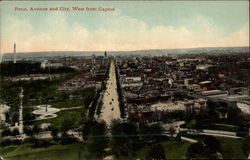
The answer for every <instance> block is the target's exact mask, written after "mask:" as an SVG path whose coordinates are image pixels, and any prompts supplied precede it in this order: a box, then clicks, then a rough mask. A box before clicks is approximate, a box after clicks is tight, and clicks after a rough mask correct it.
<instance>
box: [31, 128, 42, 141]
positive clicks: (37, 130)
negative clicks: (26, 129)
mask: <svg viewBox="0 0 250 160" xmlns="http://www.w3.org/2000/svg"><path fill="white" fill-rule="evenodd" d="M32 130H33V134H34V135H35V136H36V137H35V138H36V139H37V140H39V133H40V132H41V128H40V126H39V125H38V124H35V125H34V126H33V129H32Z"/></svg>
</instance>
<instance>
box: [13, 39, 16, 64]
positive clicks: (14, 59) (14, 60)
mask: <svg viewBox="0 0 250 160" xmlns="http://www.w3.org/2000/svg"><path fill="white" fill-rule="evenodd" d="M13 63H16V43H14V58H13Z"/></svg>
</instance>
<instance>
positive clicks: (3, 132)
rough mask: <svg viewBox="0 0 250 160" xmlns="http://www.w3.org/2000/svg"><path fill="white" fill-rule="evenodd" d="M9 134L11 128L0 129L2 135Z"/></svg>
mask: <svg viewBox="0 0 250 160" xmlns="http://www.w3.org/2000/svg"><path fill="white" fill-rule="evenodd" d="M10 135H11V130H10V129H9V128H8V129H5V130H3V131H2V136H3V137H5V136H10Z"/></svg>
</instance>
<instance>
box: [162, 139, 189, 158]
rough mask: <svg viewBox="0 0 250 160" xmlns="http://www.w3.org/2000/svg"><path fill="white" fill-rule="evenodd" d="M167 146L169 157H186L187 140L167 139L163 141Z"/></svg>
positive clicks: (166, 150)
mask: <svg viewBox="0 0 250 160" xmlns="http://www.w3.org/2000/svg"><path fill="white" fill-rule="evenodd" d="M161 144H162V145H163V146H164V147H165V152H166V156H167V159H186V154H187V150H188V147H189V146H190V145H191V144H190V143H187V142H177V141H166V142H162V143H161Z"/></svg>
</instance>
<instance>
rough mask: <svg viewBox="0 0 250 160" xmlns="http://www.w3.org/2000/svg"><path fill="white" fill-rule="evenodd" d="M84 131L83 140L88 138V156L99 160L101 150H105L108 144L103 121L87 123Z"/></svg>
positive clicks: (105, 126)
mask: <svg viewBox="0 0 250 160" xmlns="http://www.w3.org/2000/svg"><path fill="white" fill-rule="evenodd" d="M87 127H88V128H87ZM84 131H86V132H85V133H84V134H85V136H84V138H86V137H88V141H87V145H86V147H87V151H88V156H89V157H91V158H93V157H96V158H97V159H101V157H102V155H103V150H104V149H105V148H106V146H107V142H108V140H107V138H106V133H107V125H106V123H105V122H104V121H100V122H98V121H88V122H87V125H85V130H84Z"/></svg>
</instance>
